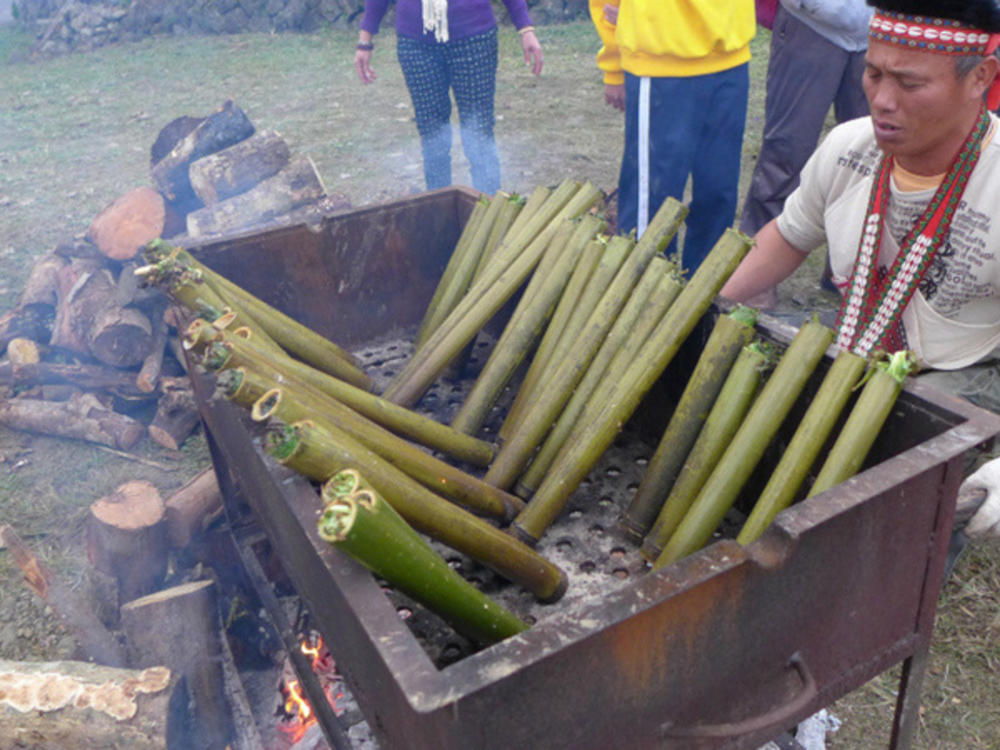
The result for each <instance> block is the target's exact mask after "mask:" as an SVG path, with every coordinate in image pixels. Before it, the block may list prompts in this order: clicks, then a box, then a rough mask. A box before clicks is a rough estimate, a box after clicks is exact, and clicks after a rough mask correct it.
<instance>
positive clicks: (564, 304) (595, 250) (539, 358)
mask: <svg viewBox="0 0 1000 750" xmlns="http://www.w3.org/2000/svg"><path fill="white" fill-rule="evenodd" d="M606 247H607V240H606V239H605V238H604V237H598V238H597V239H594V240H591V241H590V242H588V243H587V245H586V247H585V248H584V249H583V253H582V254H581V256H580V260H579V261H577V264H576V267H575V268H574V269H573V273H572V275H571V276H570V278H569V282H568V283H567V284H566V288H565V289H564V290H563V293H562V296H561V297H560V298H559V303H558V304H557V305H556V309H555V312H553V313H552V318H551V319H550V320H549V324H548V325H547V326H546V327H545V332H544V333H543V334H542V340H541V342H540V343H539V344H538V348H537V349H536V350H535V354H534V356H533V357H532V358H531V364H529V365H528V370H527V372H526V373H525V374H524V377H523V378H522V379H521V384H520V385H519V386H518V389H517V393H516V394H515V396H514V401H513V403H511V405H510V408H509V409H508V410H507V416H506V417H505V418H504V421H503V424H502V425H501V427H500V431H499V432H498V434H497V437H498V438H499V439H500V440H501V441H502V440H506V438H507V437H508V435H509V434H510V432H511V429H512V427H513V425H515V424H516V423H517V422H518V420H519V419H520V415H521V413H522V410H523V409H524V408H525V404H527V403H530V400H531V396H530V394H531V392H532V390H533V388H534V387H535V386H536V385H537V381H538V379H539V378H540V377H542V376H543V375H544V371H545V369H546V367H547V365H546V363H547V362H549V361H550V360H551V358H552V352H553V350H554V349H555V348H556V346H557V345H558V344H559V340H560V338H561V337H562V335H563V332H564V330H565V328H566V323H567V321H568V320H569V318H570V317H571V316H572V314H573V313H574V312H575V311H576V310H578V309H580V297H581V295H582V294H583V292H584V289H585V288H586V286H587V281H588V280H589V279H590V276H591V274H592V273H593V272H594V270H595V269H596V268H597V266H598V264H599V263H600V260H601V257H602V256H603V254H604V250H605V248H606ZM623 257H624V256H623Z"/></svg>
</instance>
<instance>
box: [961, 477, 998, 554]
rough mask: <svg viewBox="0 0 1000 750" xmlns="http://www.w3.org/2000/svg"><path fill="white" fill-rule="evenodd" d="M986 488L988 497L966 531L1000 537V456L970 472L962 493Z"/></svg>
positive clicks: (980, 535) (963, 483) (971, 519)
mask: <svg viewBox="0 0 1000 750" xmlns="http://www.w3.org/2000/svg"><path fill="white" fill-rule="evenodd" d="M977 489H978V490H985V491H986V499H985V500H983V504H982V505H980V506H979V510H977V511H976V512H975V513H974V514H973V516H972V518H970V519H969V523H968V524H967V525H966V527H965V529H964V531H965V534H966V535H967V536H969V537H970V538H972V537H1000V458H994V459H993V460H992V461H988V462H986V463H985V464H983V465H982V466H980V467H979V468H978V469H977V470H976V471H974V472H973V473H972V474H970V475H969V476H968V477H967V478H966V479H965V481H964V482H962V487H961V488H960V489H959V492H960V493H964V492H968V491H972V490H977Z"/></svg>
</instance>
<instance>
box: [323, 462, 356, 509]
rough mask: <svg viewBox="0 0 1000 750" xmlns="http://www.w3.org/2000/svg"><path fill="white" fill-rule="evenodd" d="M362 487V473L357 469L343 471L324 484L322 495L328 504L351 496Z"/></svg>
mask: <svg viewBox="0 0 1000 750" xmlns="http://www.w3.org/2000/svg"><path fill="white" fill-rule="evenodd" d="M360 486H361V473H360V472H359V471H358V470H357V469H341V470H340V471H338V472H337V473H336V474H334V475H333V476H332V477H330V478H329V479H328V480H327V481H326V482H325V483H324V484H323V490H322V495H323V499H324V500H326V501H327V502H332V501H333V500H335V499H336V498H338V497H344V496H346V495H350V494H351V493H352V492H354V491H355V490H356V489H358V488H359V487H360Z"/></svg>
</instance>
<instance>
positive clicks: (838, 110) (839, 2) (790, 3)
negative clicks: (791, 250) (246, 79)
mask: <svg viewBox="0 0 1000 750" xmlns="http://www.w3.org/2000/svg"><path fill="white" fill-rule="evenodd" d="M871 16H872V9H871V8H870V7H869V6H868V5H867V4H866V3H865V0H822V2H821V1H820V0H781V2H780V4H779V5H778V8H777V12H776V14H775V17H774V25H773V28H772V33H771V54H770V58H769V61H768V65H767V95H766V96H767V98H766V100H765V104H764V137H763V142H762V144H761V148H760V155H759V156H758V157H757V166H756V167H755V168H754V172H753V177H752V178H751V181H750V190H749V193H748V194H747V198H746V201H745V202H744V204H743V215H742V217H741V219H740V230H742V231H743V232H745V233H746V234H749V235H751V236H753V235H755V234H757V232H758V231H759V230H760V228H761V227H763V226H764V225H765V224H767V223H768V222H769V221H770V220H771V219H773V218H774V217H775V216H777V215H778V214H780V213H781V209H782V207H783V206H784V205H785V199H786V198H787V197H788V196H789V195H791V193H792V191H793V190H794V189H795V188H796V187H797V186H798V184H799V172H801V171H802V167H803V166H805V163H806V160H807V159H808V158H809V156H810V155H811V154H812V152H813V150H814V149H815V148H816V144H817V143H818V141H819V136H820V132H821V131H822V129H823V123H824V122H825V120H826V116H827V113H828V112H829V111H830V106H831V105H833V112H834V116H835V117H836V119H837V122H838V123H841V122H846V121H848V120H853V119H855V118H858V117H865V116H867V115H868V101H867V100H866V99H865V93H864V90H863V88H862V85H861V77H862V75H863V73H864V69H865V50H867V49H868V23H869V21H870V20H871ZM824 278H825V277H824ZM776 298H777V293H776V290H774V289H770V290H767V291H766V292H764V293H763V294H762V295H761V296H760V297H759V298H755V299H754V300H753V302H754V303H757V304H758V305H759V306H761V307H772V306H773V305H774V304H775V302H776Z"/></svg>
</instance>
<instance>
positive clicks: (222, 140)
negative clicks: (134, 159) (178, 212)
mask: <svg viewBox="0 0 1000 750" xmlns="http://www.w3.org/2000/svg"><path fill="white" fill-rule="evenodd" d="M253 132H254V127H253V124H252V123H251V122H250V120H249V118H248V117H247V116H246V114H245V113H244V112H243V110H242V109H240V108H239V107H237V106H236V105H235V104H234V103H233V102H232V101H227V102H226V103H225V104H223V105H222V108H221V109H220V110H218V111H217V112H214V113H212V114H211V115H209V116H208V117H206V118H205V119H204V120H203V121H202V122H200V123H199V124H198V125H197V126H196V127H195V128H194V129H193V130H192V131H191V132H190V133H188V134H187V135H186V136H184V137H183V138H182V139H181V140H179V141H178V142H177V145H176V146H174V147H173V148H172V149H171V150H170V153H168V154H167V155H166V156H164V157H163V158H162V159H160V160H159V161H158V162H157V163H156V164H154V165H153V167H152V169H151V170H150V175H151V176H152V178H153V184H154V185H156V188H157V189H158V190H159V191H160V193H162V194H163V196H164V197H165V198H166V199H167V200H169V201H174V202H177V201H183V200H184V198H185V197H186V196H191V197H193V195H194V193H193V191H192V190H191V182H190V180H189V178H188V167H189V166H190V164H191V162H193V161H195V160H196V159H200V158H201V157H203V156H208V154H214V153H215V152H216V151H221V150H222V149H224V148H226V147H227V146H232V145H233V144H235V143H239V142H240V141H242V140H244V139H245V138H249V137H250V136H251V135H253Z"/></svg>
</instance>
